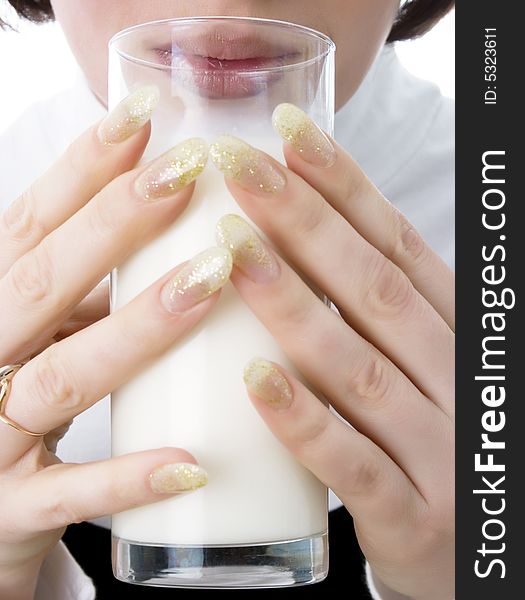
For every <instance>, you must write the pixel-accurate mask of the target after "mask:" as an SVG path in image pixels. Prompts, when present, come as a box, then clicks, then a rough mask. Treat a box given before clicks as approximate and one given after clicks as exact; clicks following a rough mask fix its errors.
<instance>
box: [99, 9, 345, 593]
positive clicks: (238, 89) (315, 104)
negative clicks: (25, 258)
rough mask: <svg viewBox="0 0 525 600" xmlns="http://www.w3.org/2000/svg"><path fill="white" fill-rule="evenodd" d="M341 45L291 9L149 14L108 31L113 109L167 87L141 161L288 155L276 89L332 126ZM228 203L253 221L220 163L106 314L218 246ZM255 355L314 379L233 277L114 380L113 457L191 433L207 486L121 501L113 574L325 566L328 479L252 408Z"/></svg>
mask: <svg viewBox="0 0 525 600" xmlns="http://www.w3.org/2000/svg"><path fill="white" fill-rule="evenodd" d="M334 54H335V46H334V44H333V42H332V41H331V40H330V39H329V38H327V37H326V36H325V35H323V34H321V33H319V32H317V31H314V30H311V29H308V28H305V27H300V26H297V25H294V24H291V23H285V22H280V21H271V20H265V19H252V18H236V17H194V18H184V19H170V20H164V21H156V22H151V23H145V24H141V25H137V26H135V27H131V28H129V29H125V30H124V31H121V32H120V33H118V34H117V35H115V36H114V37H113V38H112V39H111V41H110V43H109V100H108V101H109V109H112V108H113V107H114V106H115V105H116V104H117V103H118V102H119V101H120V100H121V99H123V98H124V97H125V96H127V95H128V94H130V93H132V92H133V91H135V90H136V89H138V88H140V87H141V86H155V87H156V88H157V90H158V94H159V97H160V100H159V103H158V105H157V107H156V109H155V110H154V113H153V116H152V120H151V126H152V132H151V139H150V141H149V143H148V146H147V148H146V151H145V154H144V157H143V159H142V162H145V161H149V160H152V159H153V158H156V157H157V156H158V155H160V154H161V153H163V152H165V151H166V150H168V149H170V148H171V147H173V146H175V145H176V144H177V143H179V142H181V141H183V140H185V139H187V138H191V137H200V138H203V139H204V140H205V141H206V142H207V143H210V144H211V143H213V141H214V139H215V138H216V137H217V136H218V135H221V134H229V135H233V136H235V137H239V138H241V139H243V140H244V141H246V142H248V143H249V144H251V145H253V146H255V147H256V148H259V149H261V150H264V151H265V152H267V153H268V154H271V155H272V156H274V157H275V158H276V159H277V160H280V161H281V162H284V159H283V154H282V141H281V138H280V137H279V136H278V135H277V133H276V132H275V131H274V130H273V128H272V124H271V120H272V113H273V111H274V109H275V107H276V106H277V105H279V104H280V103H283V102H290V103H293V104H295V105H298V106H299V107H300V108H302V109H303V110H304V111H305V112H306V113H308V115H310V116H311V117H312V118H313V119H314V120H315V121H316V122H317V123H318V124H319V125H320V126H321V127H322V128H323V129H324V130H325V131H327V132H328V133H329V134H332V133H333V120H334ZM229 213H236V214H239V215H241V216H242V217H243V218H245V219H246V220H248V221H249V222H250V223H251V224H252V225H254V224H253V223H252V222H251V221H250V219H248V217H247V216H246V215H245V214H244V212H243V211H242V210H241V209H240V207H239V206H238V204H237V203H236V202H235V200H234V199H233V197H232V196H231V195H230V193H229V192H228V190H227V188H226V186H225V183H224V178H223V175H222V174H221V173H220V172H219V171H218V170H217V169H215V168H214V166H213V165H212V164H211V162H209V163H208V164H207V166H206V167H205V169H204V171H203V172H202V174H201V175H200V176H199V178H198V180H197V184H196V188H195V192H194V194H193V197H192V200H191V202H190V204H189V206H188V208H187V209H186V210H185V211H184V213H183V214H182V215H181V217H180V218H179V219H178V220H177V221H176V222H174V223H173V225H172V226H170V227H169V228H168V229H167V230H166V231H165V232H163V233H162V234H161V235H160V236H159V237H157V238H156V239H154V240H153V241H151V242H150V243H149V244H148V245H147V246H145V247H143V248H141V249H140V250H138V251H137V252H135V253H134V254H133V255H132V256H131V257H130V258H128V259H127V260H126V261H125V262H124V263H123V264H121V265H119V266H118V268H116V269H114V270H113V272H112V273H111V312H113V311H115V310H116V309H118V308H120V307H121V306H123V305H124V304H126V303H128V302H129V301H130V300H131V299H132V298H134V297H135V296H136V295H137V294H139V293H140V292H141V291H142V290H144V289H145V288H146V287H147V286H149V285H150V284H151V283H153V282H154V281H155V280H157V279H158V278H159V277H161V276H162V275H163V274H164V273H166V272H167V271H169V270H170V269H172V268H173V267H174V266H175V265H177V264H179V263H181V262H183V261H186V260H188V259H189V258H191V257H192V256H193V255H195V254H197V253H199V252H200V251H202V250H204V249H205V248H207V247H209V246H212V245H215V244H216V238H215V230H216V223H217V221H218V220H219V219H220V218H221V217H222V216H223V215H225V214H229ZM254 227H255V229H256V231H258V232H259V233H260V234H261V237H263V239H264V240H265V241H267V242H268V239H267V238H266V237H265V236H264V234H262V232H261V231H260V230H259V229H258V228H257V227H256V226H255V225H254ZM270 245H271V244H270ZM301 276H303V275H301ZM303 279H305V278H304V276H303ZM305 281H306V279H305ZM307 283H308V282H307ZM315 291H316V293H317V294H318V295H319V296H320V297H321V298H322V299H323V301H325V302H327V299H326V298H324V297H323V296H322V294H321V293H320V292H319V291H318V290H315ZM254 356H262V357H264V358H266V359H269V360H273V361H275V362H277V363H279V364H281V365H283V366H284V367H285V368H287V369H289V370H290V371H291V372H292V373H293V374H294V375H295V376H297V377H298V378H299V379H301V380H302V381H304V378H303V377H302V375H301V374H300V373H299V372H298V371H297V370H296V369H295V367H294V365H293V364H292V363H291V361H290V360H289V359H288V358H287V356H286V355H285V354H284V353H283V351H282V350H281V349H280V347H279V346H278V345H277V343H276V342H275V340H274V339H273V337H272V335H271V334H270V333H269V332H268V331H267V330H266V328H265V327H264V326H263V325H262V324H261V323H260V322H259V321H258V320H257V318H256V317H255V316H254V315H253V314H252V313H251V311H250V309H249V308H248V306H247V305H246V304H245V303H244V302H243V301H242V299H241V298H240V296H239V295H238V294H237V292H236V290H235V288H234V287H233V286H232V285H231V284H228V285H226V286H225V288H223V290H222V293H221V297H220V299H219V301H218V303H217V304H216V305H215V306H214V308H213V309H212V311H211V312H210V313H209V314H208V315H207V316H206V318H205V319H204V320H203V321H202V322H201V323H200V324H199V325H198V326H197V327H196V328H195V329H194V330H192V331H191V332H190V333H189V334H188V335H186V336H185V337H184V339H183V340H180V341H178V342H176V343H175V345H174V346H173V347H172V348H170V349H169V351H167V352H166V353H165V354H164V355H163V356H162V357H160V358H159V359H158V360H156V361H155V362H154V363H153V364H148V365H145V366H144V368H143V369H142V370H141V371H140V372H139V373H137V374H136V375H134V377H133V379H131V380H129V381H128V382H127V383H126V384H125V385H123V386H121V387H120V388H118V389H117V390H115V391H114V392H113V393H112V395H111V396H112V398H111V414H112V423H111V432H112V455H113V456H120V455H122V454H126V453H130V452H136V451H140V450H146V449H152V448H159V447H163V446H174V447H181V448H185V449H186V450H188V451H189V452H191V453H192V454H193V455H194V456H195V458H196V459H197V461H198V462H199V464H201V465H202V466H203V467H204V468H205V469H206V471H207V472H208V484H207V485H205V486H204V487H202V488H200V489H198V490H197V491H194V492H192V493H191V494H180V495H177V496H173V497H171V498H169V499H167V500H162V501H160V502H156V503H154V504H150V505H148V506H143V507H139V508H134V509H131V510H126V511H124V512H121V513H118V514H115V515H113V517H112V539H113V548H112V561H113V572H114V574H115V577H116V578H117V579H120V580H122V581H127V582H129V583H138V584H142V585H152V586H174V587H188V588H258V587H282V586H293V585H301V584H306V583H313V582H317V581H321V580H322V579H324V578H325V577H326V575H327V572H328V538H327V526H328V518H327V516H328V512H327V500H328V490H327V488H326V487H325V486H324V485H323V484H322V483H321V482H320V481H319V480H318V479H317V478H316V477H315V476H314V475H313V474H312V473H311V472H310V471H308V470H307V469H306V468H304V467H303V466H302V465H301V464H299V462H298V461H296V460H295V458H294V457H293V456H292V455H291V454H290V453H289V451H288V450H287V449H286V448H285V447H284V446H283V445H282V444H281V443H280V442H279V441H278V440H277V439H276V438H275V437H274V436H273V434H272V433H271V432H270V431H269V429H268V428H267V426H266V425H265V423H264V422H263V420H262V419H261V417H260V416H259V414H258V413H257V411H256V410H255V408H254V407H253V406H252V404H251V402H250V400H249V397H248V395H247V392H246V388H245V385H244V382H243V377H242V374H243V370H244V367H245V365H246V363H247V362H248V361H249V360H250V359H251V358H253V357H254ZM305 383H306V382H305Z"/></svg>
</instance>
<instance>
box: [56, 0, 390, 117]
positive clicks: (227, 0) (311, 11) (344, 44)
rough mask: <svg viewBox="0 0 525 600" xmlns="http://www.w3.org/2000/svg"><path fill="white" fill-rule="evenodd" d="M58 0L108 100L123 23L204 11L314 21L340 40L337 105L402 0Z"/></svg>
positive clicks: (73, 41)
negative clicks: (112, 56) (111, 62)
mask: <svg viewBox="0 0 525 600" xmlns="http://www.w3.org/2000/svg"><path fill="white" fill-rule="evenodd" d="M299 4H300V7H301V9H300V10H299V11H298V10H297V5H298V2H297V1H296V2H289V1H288V2H282V0H178V1H177V2H173V1H167V0H153V1H151V2H137V1H136V0H129V1H126V2H112V3H111V11H108V3H107V2H106V1H105V0H89V2H82V1H79V0H54V1H53V2H52V5H53V9H54V11H55V15H56V17H57V19H58V21H59V22H60V25H61V26H62V28H63V30H64V32H65V34H66V37H67V39H68V42H69V45H70V46H71V49H72V50H73V53H74V54H75V57H76V59H77V61H78V63H79V64H80V66H81V67H82V69H83V71H84V73H85V74H86V77H87V79H88V81H89V83H90V85H91V89H92V90H93V92H94V94H95V95H96V96H97V98H98V99H99V100H100V101H101V102H102V103H103V104H104V106H106V82H107V64H106V63H107V61H106V48H107V43H108V41H109V39H110V38H111V37H112V36H113V35H114V34H115V33H116V32H117V31H120V30H121V29H124V28H125V27H130V26H131V25H136V24H137V23H144V22H146V21H153V20H156V19H168V18H174V17H188V16H201V15H204V16H206V15H226V16H238V17H242V16H250V17H260V18H266V19H279V20H282V21H290V22H292V23H298V24H299V25H305V26H307V27H312V28H313V29H317V30H318V31H322V32H323V33H326V34H327V35H328V36H330V37H331V38H332V39H333V40H334V41H335V43H336V45H337V53H336V70H337V74H338V77H337V79H336V81H337V90H336V107H337V108H338V107H339V106H341V105H342V104H344V103H345V102H346V100H348V99H349V98H350V96H351V95H352V94H353V93H354V92H355V90H356V89H357V88H358V87H359V84H360V83H361V81H362V79H363V77H364V76H365V75H366V73H367V71H368V69H369V67H370V65H371V63H372V61H373V60H374V58H375V56H376V55H377V53H378V52H379V50H380V49H381V47H382V46H383V44H384V42H385V40H386V38H387V36H388V33H389V31H390V29H391V27H392V23H393V20H394V17H395V15H396V13H397V9H398V7H399V0H366V1H365V0H329V2H328V4H329V9H328V6H327V3H326V2H318V0H301V1H300V3H299Z"/></svg>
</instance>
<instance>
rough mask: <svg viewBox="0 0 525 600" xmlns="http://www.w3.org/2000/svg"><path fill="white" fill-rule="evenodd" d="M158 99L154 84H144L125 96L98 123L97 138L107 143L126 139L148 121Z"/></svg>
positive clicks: (158, 93)
mask: <svg viewBox="0 0 525 600" xmlns="http://www.w3.org/2000/svg"><path fill="white" fill-rule="evenodd" d="M159 99H160V92H159V88H158V87H157V86H156V85H144V86H142V87H140V88H138V89H137V90H135V91H134V92H132V93H131V94H130V95H129V96H126V98H124V100H122V101H121V102H119V103H118V104H117V106H115V108H114V109H113V110H112V111H111V112H110V113H109V114H108V115H107V116H106V118H105V119H104V120H103V121H102V123H100V125H99V127H98V131H97V134H98V138H99V140H100V141H101V142H102V143H103V144H107V145H109V144H118V143H120V142H123V141H124V140H126V139H128V138H129V137H130V136H131V135H132V134H133V133H135V132H136V131H138V130H139V129H140V128H141V127H142V126H143V125H144V124H145V123H147V122H148V120H149V118H150V117H151V113H152V112H153V110H154V108H155V107H156V106H157V104H158V102H159Z"/></svg>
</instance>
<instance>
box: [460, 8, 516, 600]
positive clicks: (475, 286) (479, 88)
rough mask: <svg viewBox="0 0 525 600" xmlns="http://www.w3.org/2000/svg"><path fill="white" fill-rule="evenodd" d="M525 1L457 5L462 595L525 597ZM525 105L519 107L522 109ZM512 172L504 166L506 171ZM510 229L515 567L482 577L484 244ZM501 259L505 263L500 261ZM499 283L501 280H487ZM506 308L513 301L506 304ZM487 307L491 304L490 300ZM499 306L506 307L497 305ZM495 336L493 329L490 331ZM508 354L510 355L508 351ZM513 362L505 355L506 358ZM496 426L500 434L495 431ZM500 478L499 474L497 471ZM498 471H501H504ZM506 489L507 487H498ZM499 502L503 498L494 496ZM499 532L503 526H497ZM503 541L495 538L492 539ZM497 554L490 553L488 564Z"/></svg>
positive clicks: (511, 548)
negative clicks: (489, 70) (498, 226)
mask: <svg viewBox="0 0 525 600" xmlns="http://www.w3.org/2000/svg"><path fill="white" fill-rule="evenodd" d="M522 7H523V5H522V4H521V3H520V2H510V1H508V0H507V1H504V0H498V1H492V2H490V1H487V0H477V1H476V2H466V1H464V2H458V3H457V7H456V22H457V23H456V28H457V29H456V39H457V51H456V66H457V69H456V90H457V91H456V177H457V184H456V189H457V196H456V215H457V221H456V240H457V269H456V274H457V318H456V322H457V339H456V349H457V363H456V366H457V370H456V377H457V397H456V406H457V423H456V441H457V445H456V468H457V470H456V493H457V512H456V526H457V529H456V536H457V537H456V539H457V542H456V547H457V552H456V561H457V572H456V577H457V586H456V594H457V595H456V599H457V600H471V599H473V600H485V599H487V600H488V599H490V600H493V599H495V598H496V599H498V600H500V599H501V600H503V599H505V600H506V599H514V598H525V576H524V568H523V566H522V562H523V552H522V548H521V538H522V536H523V534H524V533H525V531H524V528H523V511H524V510H525V497H524V496H525V494H524V490H525V486H524V485H523V481H522V479H523V472H524V469H523V458H522V457H523V439H524V437H525V431H524V428H525V419H524V410H523V406H524V396H523V389H522V383H521V379H522V377H523V375H522V374H523V373H525V369H524V358H525V354H524V352H523V348H522V339H523V333H524V327H523V320H522V319H523V317H522V315H521V316H520V311H521V299H522V297H523V294H522V290H523V283H522V279H523V273H524V268H523V264H524V262H525V261H524V259H525V256H524V252H523V248H522V241H523V234H522V233H521V231H522V227H523V220H522V218H521V215H522V212H523V211H522V210H521V209H522V204H523V202H524V200H525V198H524V196H525V190H524V184H523V179H522V174H523V173H524V172H525V153H524V152H523V148H522V137H523V132H524V127H523V116H522V110H520V109H521V106H520V105H522V104H523V99H522V97H521V94H520V93H519V92H518V88H520V89H523V85H522V80H523V71H524V69H523V59H524V51H523V32H522V29H523V21H522V19H521V18H519V17H518V14H517V12H518V8H522ZM486 27H496V28H497V38H496V39H497V81H496V82H495V85H496V86H497V94H498V99H497V105H496V106H485V105H484V100H483V94H484V90H485V88H486V86H487V85H491V84H490V83H488V82H485V80H484V74H485V71H484V67H485V63H484V60H485V37H484V34H485V31H484V30H485V28H486ZM518 107H519V108H518ZM487 150H505V151H506V157H505V164H506V167H507V168H506V171H505V179H506V184H505V185H503V186H490V187H500V188H501V189H503V190H504V192H505V194H506V206H505V208H504V211H505V213H506V219H507V224H506V226H505V230H504V231H499V232H487V231H486V230H485V229H484V228H483V226H482V223H481V214H482V212H483V211H482V204H481V197H482V194H483V191H484V190H485V189H487V187H488V186H486V185H485V186H483V185H482V183H481V182H482V176H481V171H482V159H481V157H482V154H483V153H484V152H485V151H487ZM498 172H499V173H502V172H501V171H498ZM501 233H504V234H505V235H506V236H507V239H506V242H505V245H506V250H507V259H506V261H505V263H504V264H505V267H506V270H507V280H506V282H505V287H510V288H513V289H514V291H515V292H516V296H517V302H516V307H515V308H514V309H513V310H510V311H506V312H507V328H506V331H505V333H504V334H503V333H501V334H497V335H506V336H507V340H506V343H505V349H506V354H505V356H504V357H503V358H504V361H505V363H506V371H505V374H506V376H507V381H506V382H505V383H504V384H503V385H505V387H506V392H507V399H506V402H505V403H504V404H503V406H502V408H501V409H498V410H504V411H505V413H506V427H505V429H504V434H503V437H502V438H500V439H505V441H506V450H505V451H501V450H500V451H497V456H498V457H500V456H501V457H503V459H504V461H505V462H506V472H505V473H501V475H503V474H505V475H506V481H505V482H504V484H505V489H506V495H505V497H506V501H507V508H506V510H505V512H504V513H503V514H502V515H501V516H500V517H496V518H502V520H503V521H504V522H505V523H506V535H505V536H504V538H502V540H501V541H504V542H505V543H506V552H505V553H504V554H503V555H501V557H502V558H503V559H504V561H505V563H506V567H507V574H506V577H505V579H500V578H499V575H500V570H499V568H496V569H493V571H492V575H490V576H489V577H487V578H485V579H478V578H477V577H476V575H475V573H474V561H475V560H476V558H482V557H481V556H480V555H477V554H476V549H477V548H480V547H481V544H482V542H483V539H482V533H481V527H482V525H483V522H484V521H485V520H486V519H488V518H491V517H489V516H487V515H484V514H483V512H482V509H481V499H482V496H475V495H474V494H473V493H472V490H473V489H478V488H480V487H482V486H481V485H480V483H481V476H482V474H481V473H475V471H474V455H475V454H476V453H477V452H480V451H481V443H482V441H481V433H482V431H483V430H482V425H481V421H480V419H481V415H482V414H483V412H484V409H485V410H487V407H485V406H484V405H483V404H482V402H481V397H480V394H481V389H482V387H483V386H482V385H481V384H480V382H477V383H476V382H475V381H474V377H475V375H479V374H481V356H482V348H481V341H482V339H483V337H484V335H487V333H485V334H484V332H483V329H482V325H481V316H482V314H483V312H484V311H483V306H482V302H481V288H482V285H483V284H482V278H481V271H482V268H483V266H485V263H484V262H483V260H482V256H481V248H482V246H483V245H484V244H486V245H488V246H493V245H494V244H495V243H496V242H495V239H496V237H497V238H499V235H500V234H501ZM498 264H499V263H498ZM487 287H492V286H487ZM499 310H503V311H505V309H498V312H499ZM486 311H487V312H490V310H488V309H486ZM494 312H496V311H494ZM489 335H490V334H489ZM499 358H500V359H501V358H502V357H499ZM502 362H503V361H502ZM493 435H494V434H492V435H491V437H492V436H493ZM490 479H491V480H494V477H490ZM496 479H497V478H496ZM491 497H492V498H493V499H494V498H499V496H491ZM493 506H495V507H496V506H497V504H496V503H495V502H494V500H493ZM492 531H493V533H495V530H492ZM492 544H495V542H492ZM488 562H489V561H487V560H485V561H484V563H483V564H484V565H487V564H488Z"/></svg>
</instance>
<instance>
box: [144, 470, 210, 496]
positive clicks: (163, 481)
mask: <svg viewBox="0 0 525 600" xmlns="http://www.w3.org/2000/svg"><path fill="white" fill-rule="evenodd" d="M207 483H208V473H207V472H206V470H205V469H203V468H202V467H201V466H199V465H194V464H193V463H183V462H181V463H170V464H167V465H162V466H161V467H157V468H156V469H155V470H154V471H152V473H151V474H150V485H151V489H152V490H153V491H154V492H155V493H156V494H174V493H176V492H192V491H194V490H196V489H198V488H201V487H203V486H205V485H206V484H207Z"/></svg>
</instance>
